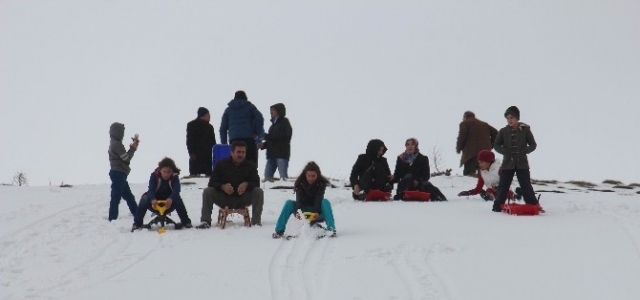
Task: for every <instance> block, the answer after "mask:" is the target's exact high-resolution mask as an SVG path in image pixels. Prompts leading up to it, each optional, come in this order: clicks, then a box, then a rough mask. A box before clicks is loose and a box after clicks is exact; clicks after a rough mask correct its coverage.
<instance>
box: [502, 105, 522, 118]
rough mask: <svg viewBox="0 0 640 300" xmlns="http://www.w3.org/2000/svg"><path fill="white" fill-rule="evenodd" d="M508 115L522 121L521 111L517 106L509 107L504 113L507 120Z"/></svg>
mask: <svg viewBox="0 0 640 300" xmlns="http://www.w3.org/2000/svg"><path fill="white" fill-rule="evenodd" d="M507 115H512V116H513V117H514V118H516V119H518V120H520V110H519V109H518V108H517V107H516V106H509V108H507V111H505V112H504V117H505V118H506V117H507Z"/></svg>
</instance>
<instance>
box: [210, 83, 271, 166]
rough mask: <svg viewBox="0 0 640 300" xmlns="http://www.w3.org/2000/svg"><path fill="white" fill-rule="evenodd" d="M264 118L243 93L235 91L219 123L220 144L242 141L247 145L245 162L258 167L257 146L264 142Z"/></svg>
mask: <svg viewBox="0 0 640 300" xmlns="http://www.w3.org/2000/svg"><path fill="white" fill-rule="evenodd" d="M264 135H265V133H264V117H262V113H260V111H259V110H258V109H257V108H256V106H255V105H253V103H251V102H250V101H249V100H248V98H247V94H246V93H245V92H244V91H237V92H236V93H235V94H234V96H233V100H231V101H229V103H228V104H227V108H226V109H225V110H224V113H223V114H222V120H221V122H220V142H221V143H222V144H225V145H226V144H227V142H228V143H233V142H234V141H243V142H244V143H245V144H247V160H250V161H252V162H254V163H255V164H256V165H258V145H259V144H260V143H261V142H262V141H263V140H264Z"/></svg>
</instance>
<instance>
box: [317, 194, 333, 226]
mask: <svg viewBox="0 0 640 300" xmlns="http://www.w3.org/2000/svg"><path fill="white" fill-rule="evenodd" d="M320 211H321V213H322V217H324V222H325V223H326V224H327V230H331V231H335V230H336V222H335V220H334V219H333V210H332V209H331V202H329V200H327V199H322V202H321V203H320Z"/></svg>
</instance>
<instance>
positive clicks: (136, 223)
mask: <svg viewBox="0 0 640 300" xmlns="http://www.w3.org/2000/svg"><path fill="white" fill-rule="evenodd" d="M179 175H180V169H178V167H176V163H175V162H174V161H173V159H171V158H168V157H165V158H163V159H162V160H161V161H160V162H159V163H158V167H157V168H156V169H155V170H154V171H153V173H151V176H150V177H149V190H148V191H147V192H146V193H144V195H142V197H140V203H139V204H138V211H137V212H136V214H135V217H134V218H133V228H132V229H131V230H132V231H133V230H136V229H141V228H142V223H143V222H142V221H143V220H144V216H145V215H146V213H147V210H148V209H149V208H150V207H153V206H155V205H156V201H157V200H166V201H167V203H166V206H167V207H168V209H167V211H166V213H170V212H172V211H174V210H175V211H177V212H178V217H179V218H180V222H181V223H182V225H183V226H184V227H186V228H191V227H193V226H192V225H191V220H190V219H189V215H188V214H187V208H186V207H185V206H184V202H182V198H181V197H180V178H179Z"/></svg>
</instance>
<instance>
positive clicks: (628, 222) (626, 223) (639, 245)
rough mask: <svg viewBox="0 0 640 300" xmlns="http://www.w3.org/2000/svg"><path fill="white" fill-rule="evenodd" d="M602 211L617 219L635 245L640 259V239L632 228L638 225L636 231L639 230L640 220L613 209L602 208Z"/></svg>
mask: <svg viewBox="0 0 640 300" xmlns="http://www.w3.org/2000/svg"><path fill="white" fill-rule="evenodd" d="M601 213H602V214H604V215H605V216H608V217H610V218H612V219H613V220H614V221H616V223H617V224H618V226H620V228H622V230H623V231H624V233H625V235H626V236H627V237H628V238H629V241H630V242H631V245H632V246H633V248H634V250H635V252H636V255H637V256H638V259H640V240H639V238H638V237H636V236H634V234H633V233H632V230H631V228H630V227H632V226H633V227H636V231H638V230H639V229H640V222H638V221H636V220H634V219H631V218H628V217H625V216H622V215H620V214H618V213H615V212H612V211H607V210H602V211H601Z"/></svg>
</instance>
